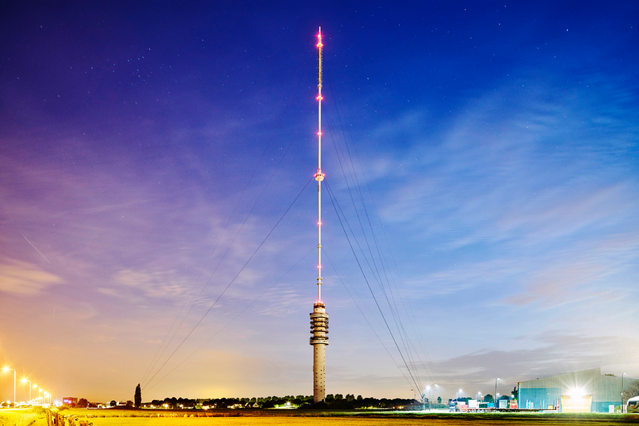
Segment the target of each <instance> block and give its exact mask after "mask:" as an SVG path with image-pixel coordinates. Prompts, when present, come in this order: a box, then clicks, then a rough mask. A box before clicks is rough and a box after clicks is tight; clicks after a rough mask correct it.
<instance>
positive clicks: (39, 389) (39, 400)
mask: <svg viewBox="0 0 639 426" xmlns="http://www.w3.org/2000/svg"><path fill="white" fill-rule="evenodd" d="M35 388H38V402H39V403H40V404H42V400H41V398H40V392H41V391H42V388H41V387H40V386H38V385H36V384H34V385H33V389H35Z"/></svg>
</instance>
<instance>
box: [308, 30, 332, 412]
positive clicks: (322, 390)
mask: <svg viewBox="0 0 639 426" xmlns="http://www.w3.org/2000/svg"><path fill="white" fill-rule="evenodd" d="M323 47H324V45H323V44H322V28H321V27H320V29H319V32H318V33H317V126H318V130H317V172H316V173H315V180H316V181H317V301H316V302H315V304H314V305H313V312H312V313H311V334H312V336H311V345H312V346H313V402H314V403H318V402H321V401H324V398H325V395H326V384H325V376H326V374H325V372H326V345H328V336H327V334H328V314H327V313H326V306H325V305H324V302H323V301H322V181H323V180H324V173H322V99H323V98H322V48H323Z"/></svg>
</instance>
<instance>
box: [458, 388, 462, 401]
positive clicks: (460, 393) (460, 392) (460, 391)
mask: <svg viewBox="0 0 639 426" xmlns="http://www.w3.org/2000/svg"><path fill="white" fill-rule="evenodd" d="M462 392H463V391H462V390H461V389H459V396H458V397H457V399H459V398H461V395H462Z"/></svg>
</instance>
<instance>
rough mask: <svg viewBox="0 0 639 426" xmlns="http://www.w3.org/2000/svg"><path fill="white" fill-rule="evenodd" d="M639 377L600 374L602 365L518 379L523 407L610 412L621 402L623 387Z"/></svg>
mask: <svg viewBox="0 0 639 426" xmlns="http://www.w3.org/2000/svg"><path fill="white" fill-rule="evenodd" d="M635 381H637V379H631V378H629V377H623V376H622V377H617V376H614V375H612V374H604V375H602V374H601V369H600V368H593V369H591V370H583V371H576V372H574V373H566V374H560V375H558V376H551V377H544V378H541V379H536V380H528V381H525V382H520V383H519V406H520V408H533V409H540V408H541V409H558V410H561V411H562V412H564V413H609V412H614V409H615V407H619V406H620V405H621V391H622V390H626V389H628V386H629V385H630V384H632V383H633V382H635Z"/></svg>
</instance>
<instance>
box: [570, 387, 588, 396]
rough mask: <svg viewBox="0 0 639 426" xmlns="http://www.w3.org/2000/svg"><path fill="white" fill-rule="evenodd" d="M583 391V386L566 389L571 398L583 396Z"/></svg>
mask: <svg viewBox="0 0 639 426" xmlns="http://www.w3.org/2000/svg"><path fill="white" fill-rule="evenodd" d="M584 394H585V392H584V389H583V388H572V389H570V390H569V391H568V395H570V397H571V398H583V396H584Z"/></svg>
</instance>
